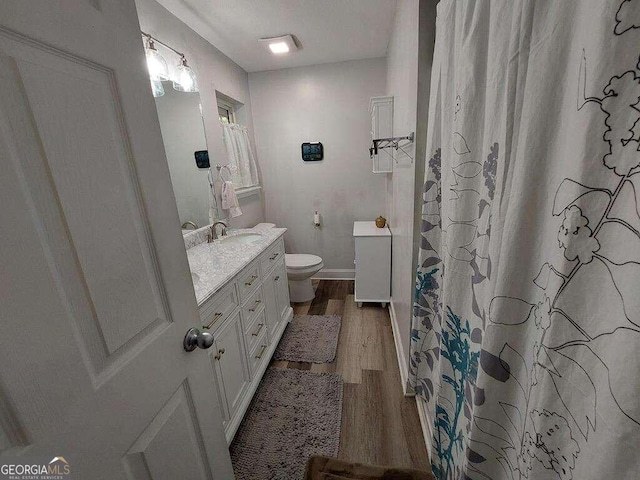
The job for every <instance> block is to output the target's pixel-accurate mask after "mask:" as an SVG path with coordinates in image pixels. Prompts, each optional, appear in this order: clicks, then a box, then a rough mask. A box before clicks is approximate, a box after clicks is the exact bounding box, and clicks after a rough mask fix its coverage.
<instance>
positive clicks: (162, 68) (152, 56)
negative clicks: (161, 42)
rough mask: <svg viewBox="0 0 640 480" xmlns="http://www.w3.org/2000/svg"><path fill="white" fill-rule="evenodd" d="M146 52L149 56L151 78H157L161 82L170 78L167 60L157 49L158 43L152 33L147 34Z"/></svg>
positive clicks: (148, 66)
mask: <svg viewBox="0 0 640 480" xmlns="http://www.w3.org/2000/svg"><path fill="white" fill-rule="evenodd" d="M144 53H145V56H146V57H147V69H148V70H149V77H150V78H151V80H157V81H159V82H162V81H163V80H169V79H170V77H169V67H168V66H167V61H166V60H165V59H164V57H163V56H162V55H160V52H158V50H157V49H156V44H155V42H154V39H153V37H151V35H147V45H146V46H145V49H144Z"/></svg>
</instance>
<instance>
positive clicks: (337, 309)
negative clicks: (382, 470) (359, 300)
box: [271, 280, 430, 471]
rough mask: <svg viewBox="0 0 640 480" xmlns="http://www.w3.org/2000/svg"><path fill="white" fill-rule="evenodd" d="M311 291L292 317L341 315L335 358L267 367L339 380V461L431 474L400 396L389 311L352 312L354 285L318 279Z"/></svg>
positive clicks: (409, 402) (416, 426)
mask: <svg viewBox="0 0 640 480" xmlns="http://www.w3.org/2000/svg"><path fill="white" fill-rule="evenodd" d="M314 286H315V288H316V298H315V299H314V300H313V301H311V302H307V303H299V304H294V313H295V314H297V315H305V314H309V315H329V314H336V315H340V316H342V328H341V330H340V338H339V341H338V352H337V355H336V359H335V360H334V361H333V362H332V363H325V364H311V363H296V362H283V361H273V362H272V363H271V365H272V366H273V367H278V368H297V369H301V370H311V371H312V372H337V373H340V374H341V375H342V376H343V378H344V398H343V402H342V431H341V433H340V453H339V458H341V459H344V460H348V461H352V462H361V463H372V464H378V465H389V466H395V467H411V468H417V469H421V470H428V471H430V466H429V460H428V457H427V451H426V447H425V444H424V439H423V437H422V430H421V428H420V419H419V417H418V411H417V408H416V403H415V400H414V399H413V398H406V397H404V395H403V393H402V387H401V383H400V372H399V371H398V360H397V357H396V349H395V344H394V341H393V333H392V330H391V320H390V318H389V312H388V310H387V309H386V308H384V309H383V308H382V307H381V306H380V304H365V305H364V306H363V307H362V308H357V307H356V304H355V302H354V299H353V288H354V285H353V281H346V280H321V281H320V282H314Z"/></svg>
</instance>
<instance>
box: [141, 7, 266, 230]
mask: <svg viewBox="0 0 640 480" xmlns="http://www.w3.org/2000/svg"><path fill="white" fill-rule="evenodd" d="M136 7H137V9H138V17H139V18H140V28H141V29H142V30H143V31H145V32H146V33H149V34H151V35H153V36H154V37H157V38H158V39H159V40H161V41H163V42H164V43H167V44H168V45H170V46H171V47H173V48H175V49H176V50H178V51H180V52H183V53H184V54H185V55H186V57H187V60H188V61H189V65H190V66H191V67H192V68H193V69H194V71H195V72H196V74H197V76H198V84H199V88H200V97H201V101H202V110H203V117H204V124H205V134H206V138H207V146H208V149H209V158H210V160H211V164H212V165H215V164H216V163H222V164H225V163H227V159H226V153H225V150H224V144H223V142H222V128H221V126H220V123H219V120H218V109H217V102H216V95H215V92H216V90H218V91H220V92H222V93H223V94H225V95H227V96H229V97H231V98H233V99H235V100H237V101H239V102H241V103H242V104H243V105H244V106H243V108H242V112H241V115H240V116H241V118H242V119H243V120H245V125H247V127H248V128H249V137H250V138H251V140H252V141H253V130H254V129H253V117H252V115H251V99H250V96H249V81H248V76H247V72H245V71H244V70H243V69H242V68H240V67H239V66H238V65H236V64H235V63H234V62H233V61H231V60H230V59H229V58H228V57H227V56H225V55H224V54H223V53H222V52H220V51H219V50H218V49H216V48H215V47H213V46H212V45H211V44H210V43H209V42H207V41H206V40H205V39H203V38H202V37H200V36H199V35H198V34H197V33H195V32H194V31H193V30H191V29H190V28H189V27H187V26H186V25H185V24H184V23H182V22H181V21H180V20H178V19H177V18H176V17H175V16H173V15H172V14H171V13H170V12H169V11H168V10H166V9H165V8H164V7H162V6H161V5H160V4H159V3H157V2H156V1H155V0H136ZM141 41H142V40H141ZM254 146H255V142H254ZM256 157H257V161H258V162H260V155H259V152H258V153H257V154H256ZM218 190H219V189H218ZM240 206H241V207H242V211H243V215H241V216H240V217H237V218H234V219H233V220H231V221H230V223H231V226H233V227H237V228H241V227H247V226H253V225H255V224H256V223H258V222H262V221H263V220H264V205H263V202H262V197H261V196H260V195H257V196H256V195H254V196H251V197H247V198H243V199H241V200H240Z"/></svg>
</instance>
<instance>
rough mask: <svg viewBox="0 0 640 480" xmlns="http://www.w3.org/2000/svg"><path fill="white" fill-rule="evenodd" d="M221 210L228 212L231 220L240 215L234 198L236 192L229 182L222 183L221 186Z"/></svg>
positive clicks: (236, 199)
mask: <svg viewBox="0 0 640 480" xmlns="http://www.w3.org/2000/svg"><path fill="white" fill-rule="evenodd" d="M222 208H224V209H225V210H229V216H230V217H231V218H234V217H237V216H239V215H242V210H240V204H239V203H238V197H236V191H235V189H234V188H233V183H231V182H224V183H223V184H222Z"/></svg>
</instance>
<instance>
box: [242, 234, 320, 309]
mask: <svg viewBox="0 0 640 480" xmlns="http://www.w3.org/2000/svg"><path fill="white" fill-rule="evenodd" d="M274 227H275V224H273V223H259V224H258V225H256V226H255V227H253V229H254V230H266V229H269V228H274ZM284 264H285V266H286V268H287V277H288V279H289V299H290V300H291V302H293V303H303V302H308V301H310V300H313V299H314V297H315V296H316V292H315V291H314V290H313V285H312V284H311V277H313V276H314V275H315V274H316V273H318V272H319V271H320V270H322V268H323V267H324V264H323V263H322V258H320V257H319V256H317V255H309V254H306V253H285V255H284Z"/></svg>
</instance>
